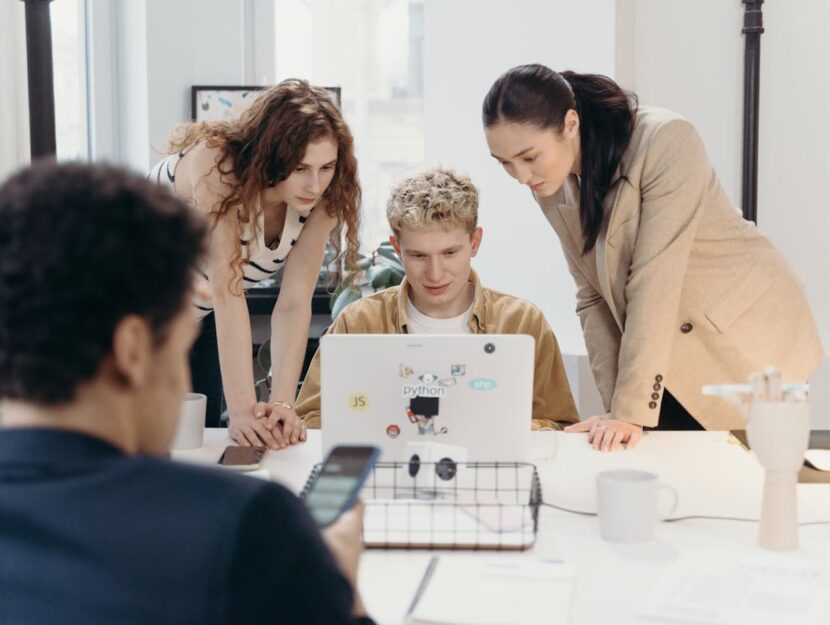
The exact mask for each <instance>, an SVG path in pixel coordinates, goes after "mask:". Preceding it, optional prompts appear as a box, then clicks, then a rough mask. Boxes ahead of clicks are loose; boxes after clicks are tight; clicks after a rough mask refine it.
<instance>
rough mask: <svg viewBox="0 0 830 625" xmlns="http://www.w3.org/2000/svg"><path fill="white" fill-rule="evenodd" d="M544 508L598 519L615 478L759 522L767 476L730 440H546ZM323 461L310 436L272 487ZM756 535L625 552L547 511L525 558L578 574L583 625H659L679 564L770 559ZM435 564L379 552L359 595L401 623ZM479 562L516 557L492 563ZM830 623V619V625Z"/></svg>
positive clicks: (683, 525)
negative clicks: (727, 554)
mask: <svg viewBox="0 0 830 625" xmlns="http://www.w3.org/2000/svg"><path fill="white" fill-rule="evenodd" d="M532 439H533V441H532V444H533V451H534V454H533V456H534V458H535V460H534V461H535V463H536V464H537V466H538V469H539V476H540V480H541V483H542V495H543V499H544V501H545V502H548V503H553V504H556V505H559V506H564V507H567V508H573V509H578V510H585V511H595V510H596V497H595V485H594V484H595V482H594V479H595V476H596V474H597V473H598V472H600V471H603V470H606V469H613V468H638V469H644V470H649V471H653V472H655V473H657V474H658V475H659V476H660V478H661V480H662V481H663V482H665V483H667V484H669V485H671V486H672V487H674V488H675V490H676V491H677V492H678V500H679V501H678V508H677V511H676V512H675V516H687V515H705V516H734V517H745V518H757V517H758V513H759V510H760V500H761V489H762V483H763V472H762V470H761V468H760V467H759V466H758V464H757V462H756V460H755V458H754V457H753V456H752V454H751V453H748V452H746V451H745V450H744V449H743V448H742V447H740V446H739V445H738V444H736V443H735V442H734V439H731V438H730V436H729V434H728V433H727V432H649V433H647V434H646V436H645V437H644V438H643V440H642V442H641V443H640V444H639V445H638V447H637V448H636V449H634V450H630V451H622V452H616V453H601V452H596V451H594V450H592V449H591V448H590V447H589V446H588V445H587V443H586V438H585V436H584V435H575V434H565V433H561V432H539V433H535V434H534V435H533V437H532ZM228 444H231V441H230V440H229V439H228V438H227V430H208V431H207V432H206V436H205V447H203V448H201V449H198V450H191V451H182V452H175V453H174V458H175V459H176V460H184V461H190V462H198V463H215V462H216V460H217V459H218V458H219V455H220V454H221V452H222V449H223V448H224V446H225V445H228ZM321 458H322V450H321V441H320V432H319V431H318V430H311V431H309V440H308V442H306V443H305V444H302V445H298V446H295V447H291V448H288V449H285V450H282V451H278V452H273V451H272V452H269V453H268V454H267V455H266V458H265V461H264V465H263V466H264V468H265V469H266V470H267V471H268V473H269V475H270V476H271V478H272V479H273V480H275V481H279V482H281V483H283V484H284V485H286V486H287V487H288V488H290V489H291V490H293V491H294V492H299V491H300V490H301V489H302V487H303V485H304V484H305V481H306V478H307V477H308V474H309V471H310V470H311V468H312V467H313V466H314V464H315V463H317V462H319V461H320V460H321ZM798 504H799V520H800V521H801V522H805V521H830V485H828V484H799V486H798ZM757 532H758V525H757V524H756V523H738V522H732V521H719V520H687V521H679V522H675V523H661V524H659V525H658V528H657V532H656V538H655V540H654V541H652V542H651V543H646V544H641V545H617V544H612V543H608V542H605V541H603V540H601V539H600V537H599V529H598V521H597V519H596V517H589V516H579V515H575V514H571V513H567V512H563V511H559V510H556V509H553V508H548V507H543V508H542V510H541V512H540V516H539V533H538V537H537V541H536V545H535V546H534V548H533V549H531V550H529V551H526V552H524V553H523V554H521V555H520V556H518V557H524V558H535V559H561V560H563V561H565V562H568V563H570V564H571V565H572V566H574V568H575V570H576V584H575V596H574V605H573V613H572V621H571V622H572V623H574V624H583V623H584V624H594V623H614V624H615V625H617V624H627V623H643V624H646V623H654V622H655V621H653V620H648V619H643V618H640V617H637V616H636V615H635V613H634V611H635V609H636V608H637V607H638V606H639V604H640V602H641V601H642V600H643V598H644V597H645V596H646V594H647V593H648V592H649V591H650V590H651V588H652V586H653V584H654V583H655V581H656V580H657V579H659V578H660V576H661V575H662V574H663V573H664V572H665V571H666V570H667V567H669V566H670V565H671V563H672V562H673V561H674V560H675V559H676V557H677V555H678V553H680V552H686V551H688V550H694V549H697V548H701V547H703V548H710V549H711V548H715V549H727V550H729V549H734V550H740V551H742V552H747V553H752V552H754V551H758V552H760V551H761V550H760V549H759V548H757V547H756V546H755V545H756V542H757ZM800 539H801V547H800V549H799V551H798V553H799V554H801V555H804V556H805V557H808V558H810V559H813V560H815V561H817V562H830V525H813V526H803V527H801V529H800ZM429 555H430V554H428V553H425V552H418V551H414V552H395V551H386V552H385V551H375V550H369V551H367V552H366V554H365V555H364V557H363V560H362V563H361V569H360V580H359V585H360V590H361V594H362V596H363V598H364V601H365V603H366V605H367V608H368V609H369V611H370V613H372V615H373V616H374V618H375V619H376V620H378V622H379V623H383V624H389V625H391V624H393V623H400V622H401V619H402V617H403V614H404V612H405V610H406V607H407V606H408V604H409V601H410V600H411V597H412V594H413V592H414V590H415V587H416V586H417V584H418V581H419V580H420V572H421V571H422V570H423V566H424V564H425V562H426V560H427V559H428V558H429ZM481 557H490V558H492V557H517V556H516V554H515V553H513V554H494V553H493V552H488V553H482V554H481ZM826 622H830V613H828V619H827V620H826Z"/></svg>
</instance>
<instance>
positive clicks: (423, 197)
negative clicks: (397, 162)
mask: <svg viewBox="0 0 830 625" xmlns="http://www.w3.org/2000/svg"><path fill="white" fill-rule="evenodd" d="M386 217H387V219H388V220H389V226H390V227H391V228H392V232H394V233H395V236H400V233H401V228H412V229H414V230H432V229H435V228H441V229H443V230H448V229H450V228H452V227H455V226H461V227H463V228H464V229H465V230H467V232H469V233H470V234H471V235H472V234H473V232H474V231H475V229H476V227H477V226H478V189H476V187H475V185H474V184H473V182H472V180H470V178H469V176H467V175H465V174H461V173H459V172H457V171H454V170H452V169H447V168H444V167H434V168H432V169H429V170H426V171H423V172H421V173H419V174H416V175H415V176H411V177H409V178H405V179H404V180H402V181H401V182H399V183H398V184H397V185H396V186H395V187H394V188H393V189H392V195H391V197H390V198H389V201H388V202H387V203H386Z"/></svg>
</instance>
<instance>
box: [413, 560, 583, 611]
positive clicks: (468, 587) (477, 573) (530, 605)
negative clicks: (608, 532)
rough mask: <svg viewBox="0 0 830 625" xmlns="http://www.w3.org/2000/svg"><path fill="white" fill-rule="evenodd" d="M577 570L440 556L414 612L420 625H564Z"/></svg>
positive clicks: (536, 563)
mask: <svg viewBox="0 0 830 625" xmlns="http://www.w3.org/2000/svg"><path fill="white" fill-rule="evenodd" d="M572 595H573V570H572V569H571V567H569V566H567V565H565V564H562V563H560V562H543V561H539V560H533V559H520V558H515V557H510V558H493V559H489V558H488V559H485V558H474V557H470V556H455V555H451V556H443V555H442V556H441V557H440V560H439V561H438V564H437V566H436V568H435V571H434V573H433V575H432V578H431V579H430V581H429V585H428V586H427V587H426V590H425V592H424V594H423V596H422V597H421V599H420V601H419V602H418V604H417V605H416V607H415V610H414V612H413V618H412V621H411V622H412V623H413V624H415V625H427V624H429V625H564V624H566V623H569V622H570V613H571V599H572Z"/></svg>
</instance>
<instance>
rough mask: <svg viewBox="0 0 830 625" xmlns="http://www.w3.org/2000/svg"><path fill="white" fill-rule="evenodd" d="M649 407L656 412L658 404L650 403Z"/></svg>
mask: <svg viewBox="0 0 830 625" xmlns="http://www.w3.org/2000/svg"><path fill="white" fill-rule="evenodd" d="M648 407H649V408H651V409H652V410H654V409H655V408H657V402H656V401H650V402H648Z"/></svg>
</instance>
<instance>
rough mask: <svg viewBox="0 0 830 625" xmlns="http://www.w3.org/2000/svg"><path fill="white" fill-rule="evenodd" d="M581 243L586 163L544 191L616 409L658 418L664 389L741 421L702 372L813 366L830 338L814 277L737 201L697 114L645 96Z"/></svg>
mask: <svg viewBox="0 0 830 625" xmlns="http://www.w3.org/2000/svg"><path fill="white" fill-rule="evenodd" d="M619 173H620V174H621V175H622V176H624V177H625V180H624V181H621V182H620V183H618V184H617V185H616V186H615V187H614V188H613V189H612V191H611V192H610V193H609V194H608V196H607V197H606V199H605V211H606V218H605V222H604V225H603V230H602V232H601V234H600V237H599V239H598V241H597V244H596V246H595V248H594V250H592V251H591V252H590V253H588V254H585V255H583V254H582V248H583V242H584V238H583V236H582V229H581V226H580V222H579V187H578V181H577V180H576V178H575V177H574V176H571V177H569V179H568V180H567V181H566V182H565V184H564V185H563V187H562V189H560V190H559V191H558V192H557V193H556V194H554V195H553V196H551V197H547V198H536V199H537V201H538V202H539V204H540V206H541V208H542V211H543V212H544V214H545V216H546V217H547V219H548V221H549V222H550V224H551V226H553V228H554V230H555V231H556V233H557V234H558V235H559V239H560V241H561V243H562V249H563V251H564V253H565V257H566V259H567V261H568V266H569V268H570V271H571V274H572V275H573V277H574V279H575V280H576V284H577V307H576V312H577V314H578V315H579V318H580V321H581V323H582V330H583V333H584V335H585V343H586V346H587V348H588V355H589V359H590V362H591V368H592V370H593V373H594V378H595V380H596V383H597V386H598V387H599V391H600V395H601V396H602V399H603V402H604V404H605V408H606V410H609V411H610V412H611V413H612V414H613V416H614V417H615V418H618V419H622V420H623V421H628V422H630V423H637V424H641V425H645V426H654V425H657V421H658V415H659V413H660V403H661V400H662V397H663V391H664V389H666V388H667V389H669V390H670V391H671V393H672V394H673V395H674V396H675V397H676V398H677V400H678V401H679V402H680V403H681V404H682V405H683V406H684V407H685V408H686V410H688V411H689V412H690V413H691V414H692V415H693V416H694V417H695V418H696V419H697V420H698V421H700V423H701V424H702V425H703V426H704V427H706V428H707V429H730V428H739V427H743V425H744V420H743V417H742V416H741V415H740V413H739V411H738V410H737V409H736V408H734V407H733V406H731V405H730V404H729V403H727V402H726V401H724V400H723V399H720V398H716V397H706V396H703V395H702V394H701V392H700V388H701V386H703V385H704V384H718V383H737V382H746V381H747V377H748V376H749V374H750V373H752V372H754V371H759V370H761V369H762V368H763V367H765V366H766V365H775V366H776V367H778V368H780V369H781V371H782V373H783V376H784V379H785V380H786V381H803V380H806V379H807V378H808V377H809V376H810V375H811V374H812V372H813V371H814V370H815V368H816V367H817V366H818V364H819V362H820V361H821V360H822V358H823V354H824V352H823V349H822V346H821V340H820V338H819V334H818V330H817V328H816V325H815V320H814V319H813V316H812V313H811V311H810V307H809V304H808V302H807V299H806V297H805V295H804V289H803V286H802V284H801V283H800V282H799V280H798V278H797V277H796V276H795V274H794V273H793V271H792V270H791V269H790V267H789V265H788V264H787V262H786V260H784V257H783V256H782V255H781V254H780V253H779V252H778V250H776V249H775V247H774V246H773V245H772V243H771V242H770V241H769V240H768V239H767V238H766V237H764V236H762V235H761V234H759V232H758V230H757V228H756V227H755V225H754V224H753V223H751V222H749V221H746V220H744V219H743V218H742V217H741V214H740V212H739V211H738V210H737V209H736V208H735V207H733V206H732V204H731V203H730V201H729V198H728V197H727V196H726V193H724V191H723V189H722V188H721V185H720V182H719V181H718V179H717V176H716V175H715V172H714V170H713V168H712V165H711V163H710V162H709V159H708V158H707V156H706V152H705V150H704V148H703V143H702V141H701V139H700V137H699V135H698V134H697V132H696V130H695V128H694V127H693V126H692V125H691V124H690V123H689V122H688V121H686V120H684V119H682V118H681V117H679V116H678V115H677V114H675V113H672V112H671V111H666V110H662V109H656V108H649V107H641V108H640V110H639V112H638V113H637V119H636V124H635V127H634V133H633V135H632V137H631V143H630V144H629V147H628V149H627V150H626V152H625V154H624V155H623V157H622V159H621V161H620V166H619Z"/></svg>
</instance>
